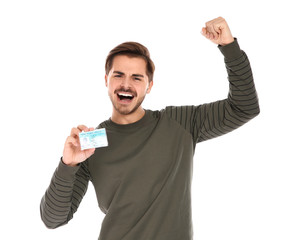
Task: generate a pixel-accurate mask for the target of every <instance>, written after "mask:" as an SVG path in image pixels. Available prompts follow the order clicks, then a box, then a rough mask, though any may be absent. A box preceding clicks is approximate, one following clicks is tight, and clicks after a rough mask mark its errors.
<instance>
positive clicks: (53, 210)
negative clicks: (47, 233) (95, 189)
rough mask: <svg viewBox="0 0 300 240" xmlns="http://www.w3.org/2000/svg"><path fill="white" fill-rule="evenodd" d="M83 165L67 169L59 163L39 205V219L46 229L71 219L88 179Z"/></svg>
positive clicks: (87, 173) (67, 167) (85, 188)
mask: <svg viewBox="0 0 300 240" xmlns="http://www.w3.org/2000/svg"><path fill="white" fill-rule="evenodd" d="M85 165H86V163H85V162H84V163H81V164H80V165H79V166H76V167H69V166H67V165H65V164H64V163H63V162H62V161H60V163H59V165H58V167H57V169H56V170H55V172H54V174H53V177H52V179H51V182H50V185H49V187H48V189H47V190H46V193H45V195H44V196H43V198H42V200H41V204H40V213H41V218H42V221H43V222H44V224H45V225H46V227H48V228H52V229H53V228H57V227H59V226H62V225H64V224H67V223H68V222H69V220H71V219H72V218H73V214H74V213H75V212H76V211H77V209H78V207H79V204H80V202H81V200H82V198H83V196H84V195H85V193H86V190H87V187H88V183H89V179H90V177H89V172H88V170H87V167H86V166H85Z"/></svg>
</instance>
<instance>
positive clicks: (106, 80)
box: [104, 74, 108, 87]
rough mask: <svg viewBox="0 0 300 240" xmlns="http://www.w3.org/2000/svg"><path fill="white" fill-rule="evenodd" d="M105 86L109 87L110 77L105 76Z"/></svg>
mask: <svg viewBox="0 0 300 240" xmlns="http://www.w3.org/2000/svg"><path fill="white" fill-rule="evenodd" d="M104 78H105V86H106V87H107V86H108V77H107V75H106V74H105V77H104Z"/></svg>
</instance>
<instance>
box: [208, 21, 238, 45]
mask: <svg viewBox="0 0 300 240" xmlns="http://www.w3.org/2000/svg"><path fill="white" fill-rule="evenodd" d="M202 34H203V36H205V37H206V38H207V39H210V40H211V41H212V42H213V43H215V44H219V45H221V46H225V45H227V44H229V43H232V42H233V41H234V38H233V36H232V34H231V31H230V29H229V26H228V24H227V22H226V21H225V19H224V18H222V17H218V18H215V19H213V20H211V21H209V22H207V23H205V27H203V28H202Z"/></svg>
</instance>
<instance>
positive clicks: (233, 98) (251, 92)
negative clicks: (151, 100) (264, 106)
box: [167, 18, 260, 143]
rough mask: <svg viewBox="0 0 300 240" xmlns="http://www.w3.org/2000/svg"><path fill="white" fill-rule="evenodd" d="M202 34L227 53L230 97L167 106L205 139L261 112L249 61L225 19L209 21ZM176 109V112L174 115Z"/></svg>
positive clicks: (196, 136)
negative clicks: (195, 104)
mask: <svg viewBox="0 0 300 240" xmlns="http://www.w3.org/2000/svg"><path fill="white" fill-rule="evenodd" d="M202 32H203V35H204V36H205V37H206V38H208V39H210V40H211V41H212V42H214V43H216V44H218V45H219V46H218V47H219V49H220V51H221V52H222V54H223V55H224V59H225V65H226V69H227V73H228V80H229V93H228V97H227V98H226V99H224V100H221V101H216V102H212V103H208V104H202V105H199V106H182V107H168V108H167V113H168V114H169V116H171V117H172V118H175V120H176V121H178V122H179V123H180V124H181V125H182V126H183V127H184V128H185V129H186V130H188V131H189V132H190V133H191V134H192V136H193V139H194V142H195V143H197V142H201V141H205V140H208V139H211V138H214V137H218V136H221V135H223V134H226V133H228V132H230V131H232V130H234V129H236V128H238V127H240V126H242V125H243V124H245V123H246V122H248V121H249V120H250V119H252V118H254V117H255V116H257V115H258V114H259V112H260V110H259V104H258V97H257V94H256V89H255V85H254V81H253V75H252V71H251V66H250V62H249V60H248V58H247V55H246V54H245V52H243V51H242V50H241V49H240V47H239V44H238V42H237V40H236V39H234V38H233V37H232V35H231V32H230V29H229V27H228V25H227V23H226V21H225V20H224V19H223V18H217V19H214V20H212V21H209V22H207V23H206V27H205V28H203V29H202ZM175 112H176V114H174V113H175Z"/></svg>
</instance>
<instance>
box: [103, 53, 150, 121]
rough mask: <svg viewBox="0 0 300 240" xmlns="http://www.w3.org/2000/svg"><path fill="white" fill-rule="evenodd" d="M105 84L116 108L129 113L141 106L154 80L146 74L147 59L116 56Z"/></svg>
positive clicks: (120, 112)
mask: <svg viewBox="0 0 300 240" xmlns="http://www.w3.org/2000/svg"><path fill="white" fill-rule="evenodd" d="M105 84H106V86H107V88H108V95H109V97H110V99H111V102H112V104H113V107H114V110H115V111H117V112H118V113H119V114H122V115H128V114H131V113H134V112H135V111H136V110H137V109H139V108H141V104H142V102H143V100H144V98H145V96H146V94H147V93H149V92H150V91H151V88H152V85H153V82H152V81H151V82H150V83H149V80H148V76H147V75H146V61H145V60H144V59H143V58H139V57H127V56H124V55H119V56H116V57H115V58H114V60H113V64H112V68H111V70H110V72H109V74H108V75H105Z"/></svg>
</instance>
